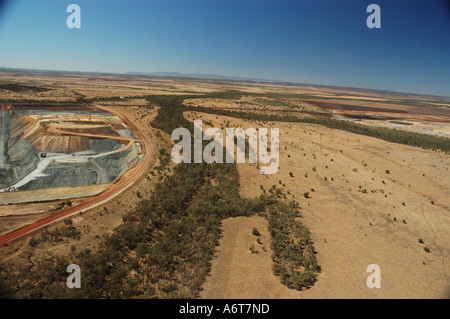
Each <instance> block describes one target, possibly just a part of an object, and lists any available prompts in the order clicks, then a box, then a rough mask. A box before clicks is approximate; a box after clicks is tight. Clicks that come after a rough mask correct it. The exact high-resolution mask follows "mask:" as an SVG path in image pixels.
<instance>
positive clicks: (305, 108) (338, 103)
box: [0, 70, 450, 298]
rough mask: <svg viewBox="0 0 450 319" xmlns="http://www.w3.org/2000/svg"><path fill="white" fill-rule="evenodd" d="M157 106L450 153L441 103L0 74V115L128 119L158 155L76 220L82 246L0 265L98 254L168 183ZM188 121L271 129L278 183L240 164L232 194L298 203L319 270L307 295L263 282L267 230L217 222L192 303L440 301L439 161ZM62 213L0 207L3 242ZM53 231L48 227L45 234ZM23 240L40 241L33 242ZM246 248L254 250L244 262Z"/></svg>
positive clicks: (52, 208) (355, 141)
mask: <svg viewBox="0 0 450 319" xmlns="http://www.w3.org/2000/svg"><path fill="white" fill-rule="evenodd" d="M11 84H14V85H13V86H11ZM233 91H239V92H246V93H248V94H245V93H244V94H242V96H239V97H238V98H236V99H221V98H208V97H204V98H198V97H196V96H197V95H199V94H200V95H201V94H207V93H212V92H233ZM159 94H167V95H193V98H192V99H186V100H185V102H184V103H185V105H186V106H190V107H200V108H204V109H211V108H212V109H214V110H225V111H230V112H232V111H239V112H249V113H254V114H268V115H279V116H284V115H289V116H297V117H299V118H302V119H303V118H312V117H317V116H328V117H330V118H333V119H337V120H341V121H348V122H355V123H357V124H361V125H367V126H371V127H372V126H373V127H386V128H392V129H396V130H400V131H406V132H418V133H421V134H429V135H432V136H440V137H442V138H444V139H447V140H446V141H447V143H450V140H449V134H450V98H445V97H427V96H417V95H411V94H409V95H408V94H399V93H394V92H380V91H368V90H358V89H350V88H345V89H344V88H336V87H323V86H320V87H319V86H313V85H294V84H292V85H287V84H283V83H268V82H264V83H259V82H245V81H221V80H200V79H188V78H168V77H167V78H162V77H145V76H131V75H105V74H73V73H47V72H37V71H36V72H19V71H13V70H2V71H1V72H0V101H1V103H3V104H9V105H12V107H13V108H14V104H16V103H27V105H29V107H31V105H33V104H39V103H47V102H48V101H52V103H56V102H58V103H80V104H90V105H99V106H102V107H107V108H108V109H110V110H112V111H115V112H120V113H121V114H123V115H124V116H126V117H127V118H128V119H129V120H130V121H131V122H133V123H134V124H135V125H136V127H137V128H138V129H139V130H140V131H141V132H142V133H143V134H145V136H146V137H147V138H148V139H149V140H151V141H152V143H154V149H153V152H152V153H151V154H149V156H150V158H151V160H149V163H148V165H147V166H146V167H145V168H143V170H144V171H143V172H142V174H141V175H140V177H139V178H138V179H137V180H135V181H134V182H133V184H132V185H131V186H130V187H128V188H127V189H126V190H124V191H123V192H121V193H120V194H118V195H117V197H115V198H114V199H111V200H110V201H108V202H106V203H104V204H102V206H101V207H96V208H93V209H90V210H88V211H83V212H82V214H78V215H77V216H75V217H72V222H73V226H74V227H75V228H76V229H77V230H79V231H80V234H81V235H80V237H79V238H63V239H62V240H61V241H46V242H41V243H40V244H39V245H37V246H33V245H30V238H31V236H26V237H22V238H20V239H17V240H15V241H13V242H10V243H8V244H7V245H4V246H3V247H0V250H1V254H0V256H1V257H0V259H1V261H2V262H14V263H17V264H20V263H22V262H25V261H27V260H30V259H36V258H38V257H39V256H42V255H45V254H47V253H49V252H51V253H54V254H67V253H69V252H70V251H71V250H75V249H78V250H81V249H85V248H89V249H96V246H97V245H99V244H100V242H101V240H102V238H103V237H104V235H107V234H110V233H111V232H112V231H113V229H114V228H115V227H117V226H119V225H120V224H121V223H122V216H123V215H124V214H125V213H126V212H128V211H130V210H131V209H133V207H135V206H136V205H138V203H139V201H141V200H142V198H145V197H146V196H148V195H149V194H150V193H151V192H152V190H153V189H154V187H155V185H156V184H157V183H158V181H159V180H161V179H162V178H163V177H164V176H165V175H170V174H171V172H170V171H169V170H167V171H163V172H159V171H158V172H156V171H157V170H155V167H156V166H158V165H160V162H159V161H160V159H159V157H158V156H157V154H156V153H157V152H156V150H157V149H160V150H161V149H164V150H166V151H167V152H170V149H171V148H172V145H173V141H171V139H170V136H169V135H168V134H167V133H164V132H163V131H161V130H158V129H156V128H154V127H152V126H151V121H152V120H153V119H154V118H155V117H156V115H157V112H158V109H159V106H158V105H152V104H150V103H149V102H148V101H147V100H146V99H145V96H147V95H159ZM61 108H64V104H61ZM184 117H185V118H186V119H188V120H190V121H192V120H194V119H201V120H203V121H204V123H207V125H205V128H206V127H207V126H214V127H218V128H226V127H234V128H237V127H242V128H244V129H245V128H249V127H254V128H270V127H273V128H279V132H280V162H279V167H280V168H279V170H278V172H277V173H276V174H273V175H261V173H260V170H259V164H248V163H247V164H237V167H238V172H239V178H240V193H241V194H242V195H243V196H245V197H248V198H254V197H257V196H259V195H261V194H263V193H265V192H268V191H269V190H270V189H271V188H272V187H273V185H275V186H276V187H277V188H281V189H282V191H283V193H284V198H282V199H281V200H285V201H288V200H290V199H294V200H296V201H297V202H298V203H299V205H300V207H301V210H300V211H301V214H302V217H300V220H301V221H302V222H303V223H304V224H305V225H306V226H307V227H308V228H309V229H310V232H311V237H312V239H313V241H314V246H315V250H316V253H317V260H318V264H319V266H320V272H319V273H318V278H317V282H316V283H315V284H314V285H313V286H312V287H310V288H308V289H304V290H302V291H297V290H293V289H288V288H287V287H285V286H283V285H282V284H281V283H280V280H279V279H278V278H277V276H275V275H274V274H273V272H272V259H271V253H272V251H271V242H270V241H271V237H270V235H269V232H268V230H267V220H266V219H264V218H262V217H260V216H251V217H236V218H229V219H225V220H223V221H222V234H221V239H220V241H219V245H218V246H217V247H216V251H215V253H214V257H213V259H212V261H211V269H210V272H209V275H208V276H207V277H206V279H205V281H204V283H203V285H202V291H201V292H200V295H199V296H198V297H200V298H448V297H450V277H449V276H450V264H449V263H450V260H449V256H450V232H449V230H450V196H449V194H450V172H449V167H450V157H449V156H450V155H449V154H446V153H445V152H443V151H441V150H432V149H424V148H420V147H416V146H410V145H404V144H399V143H395V142H388V141H386V140H382V139H379V138H375V137H370V136H365V135H361V134H356V133H351V132H348V131H344V130H340V129H336V128H330V127H326V126H324V125H319V124H313V123H301V122H289V121H263V120H261V121H258V120H248V119H241V118H238V117H235V116H233V117H231V116H226V115H220V114H210V113H206V112H201V111H199V110H198V109H197V110H195V111H192V110H186V111H185V112H184ZM174 165H175V164H173V163H170V164H169V167H173V166H174ZM155 172H156V173H155ZM89 187H101V186H89ZM71 191H73V194H74V196H73V197H71V205H73V206H76V205H78V204H80V203H83V202H84V201H86V200H88V199H89V198H88V199H86V198H85V197H77V195H76V194H77V193H76V192H74V190H70V189H68V190H66V189H64V190H63V192H69V193H70V192H71ZM101 191H102V190H101V189H99V190H95V192H100V193H101ZM305 193H308V196H305ZM0 195H1V194H0ZM94 197H95V196H94ZM63 209H64V206H61V201H48V202H44V203H43V202H32V203H23V204H10V205H3V206H0V231H2V232H3V233H7V232H8V231H10V230H13V229H15V228H19V227H22V226H24V225H26V224H29V223H31V222H34V221H36V220H39V219H42V218H44V217H46V216H51V215H52V214H55V213H56V212H58V211H61V210H63ZM61 224H62V223H61V222H60V223H58V224H52V225H49V226H48V231H50V232H51V231H54V230H55V229H56V228H57V227H60V226H61ZM254 227H256V228H257V229H258V230H259V231H260V233H261V236H260V237H259V240H258V241H257V238H256V237H255V236H254V235H252V228H254ZM32 236H33V239H35V240H39V236H42V233H39V232H35V233H34V234H33V235H32ZM251 245H253V246H254V247H255V250H256V251H253V253H252V252H251V251H250V249H249V247H250V246H251ZM73 247H74V248H73ZM371 264H377V265H379V266H380V269H381V288H374V289H370V288H368V287H367V284H366V279H367V277H368V276H369V275H370V273H368V272H367V266H369V265H371Z"/></svg>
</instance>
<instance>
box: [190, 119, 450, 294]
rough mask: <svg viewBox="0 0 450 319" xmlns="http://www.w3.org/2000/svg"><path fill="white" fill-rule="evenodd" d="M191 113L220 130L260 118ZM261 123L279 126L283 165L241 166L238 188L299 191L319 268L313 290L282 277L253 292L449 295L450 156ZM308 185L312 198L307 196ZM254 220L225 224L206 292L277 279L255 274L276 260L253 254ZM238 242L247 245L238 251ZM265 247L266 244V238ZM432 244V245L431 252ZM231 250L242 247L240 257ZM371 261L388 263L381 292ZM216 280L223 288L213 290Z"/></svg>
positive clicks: (254, 192)
mask: <svg viewBox="0 0 450 319" xmlns="http://www.w3.org/2000/svg"><path fill="white" fill-rule="evenodd" d="M193 117H194V118H200V117H202V118H203V120H204V121H211V122H212V123H213V125H215V126H216V127H220V125H221V124H222V125H223V123H228V121H229V124H228V125H229V126H231V127H243V128H248V127H251V126H254V125H255V123H248V122H246V121H243V120H238V119H235V118H229V117H222V116H212V115H208V114H200V113H199V114H197V115H193ZM257 124H258V123H257ZM258 126H259V127H269V126H270V127H278V128H279V129H280V170H279V171H278V173H277V174H275V175H261V174H260V171H259V169H258V168H257V167H256V165H255V164H252V165H249V164H239V165H238V169H239V174H240V179H241V185H242V186H241V192H242V194H244V195H245V196H248V197H255V196H259V195H260V194H261V193H262V192H263V190H262V189H261V187H263V188H264V189H265V190H268V189H270V188H271V187H272V185H277V186H279V187H283V189H285V190H286V191H287V190H289V192H290V194H291V195H290V196H288V197H287V200H289V199H290V198H295V199H296V200H297V201H299V203H300V206H301V207H302V210H301V211H302V214H303V218H302V221H303V222H304V223H305V224H306V225H307V226H308V227H309V228H310V230H311V233H312V237H313V239H314V242H315V247H316V250H317V257H318V262H319V265H320V266H321V268H322V271H321V273H320V274H319V279H318V282H317V283H316V284H315V285H314V286H313V287H312V288H311V289H308V290H305V291H302V292H298V291H293V290H288V289H283V288H285V287H284V286H281V284H279V286H278V287H277V285H275V286H273V287H274V288H273V289H274V290H273V291H272V292H268V293H267V294H266V293H264V292H261V291H260V290H258V289H253V290H252V289H249V291H253V292H254V293H255V295H254V296H255V297H256V298H258V297H259V296H261V295H263V296H266V297H269V298H445V297H448V296H449V295H448V293H449V290H448V288H449V284H450V282H449V277H448V273H450V264H449V256H450V249H449V247H450V235H449V232H448V229H450V199H449V197H448V196H447V194H448V193H449V191H450V172H449V168H450V166H449V165H450V162H449V161H448V155H444V154H440V153H436V152H432V151H426V150H422V149H419V148H414V147H409V146H404V145H399V144H394V143H388V142H385V141H382V140H379V139H375V138H370V137H365V136H361V135H356V134H351V133H348V132H343V131H339V130H333V129H328V128H325V127H322V126H320V125H313V124H287V123H276V122H275V123H266V124H263V123H259V124H258ZM387 171H388V172H387ZM290 172H292V173H293V177H291V176H290V175H289V173H290ZM280 182H281V184H280ZM305 192H309V194H310V197H311V198H308V199H306V198H304V196H303V193H305ZM251 224H253V226H257V225H260V226H259V227H262V226H261V225H262V224H261V223H259V224H258V223H257V222H256V221H252V220H250V219H247V220H245V221H244V220H243V219H239V220H235V221H224V222H223V227H224V228H223V229H224V233H223V238H222V240H221V244H220V246H219V248H218V249H217V259H215V260H214V261H213V267H212V270H211V277H209V278H208V280H207V283H206V285H205V292H204V296H205V297H208V296H214V297H217V298H232V297H234V296H245V297H249V295H246V294H245V293H244V292H243V291H244V290H240V288H239V287H240V286H243V287H252V285H255V286H257V287H266V286H267V285H268V286H272V285H273V279H271V277H270V276H265V275H261V276H260V277H257V276H258V274H263V273H264V269H267V268H270V267H271V264H272V262H271V260H270V258H262V255H261V256H256V257H255V256H248V255H247V254H249V251H248V246H249V245H250V242H249V240H248V237H251V234H250V233H249V232H248V229H249V227H251ZM241 227H242V229H247V230H245V231H243V230H242V229H241ZM259 227H258V228H259ZM242 232H243V233H242ZM242 236H244V237H245V236H247V240H243V239H242V238H244V237H242ZM419 239H421V240H423V242H424V243H423V244H421V243H419ZM236 243H239V244H236ZM233 245H240V247H241V248H240V254H241V256H240V257H239V256H236V254H239V253H238V252H237V249H238V248H236V247H235V246H233ZM264 246H266V247H267V246H269V243H268V242H264ZM425 247H428V248H430V252H429V253H428V252H426V251H425V250H424V248H425ZM230 251H236V252H235V255H233V254H232V253H231V252H230ZM239 258H240V259H239ZM249 258H255V259H254V260H256V258H259V259H258V265H259V266H258V267H255V268H258V269H255V268H253V267H252V266H251V265H252V261H251V260H250V259H249ZM242 260H247V261H246V262H248V263H249V267H248V268H245V267H243V266H242ZM370 264H378V265H380V267H381V278H382V279H381V285H382V288H381V289H369V288H367V286H366V279H367V277H368V275H369V273H367V272H366V268H367V266H368V265H370ZM224 265H227V266H224ZM253 269H254V270H253ZM253 271H254V272H255V273H254V274H253ZM230 273H232V274H233V275H232V276H231V275H229V274H230ZM225 278H229V281H228V282H227V280H226V279H225ZM235 278H239V279H240V281H239V280H237V279H235ZM256 278H258V279H256ZM219 286H221V287H222V289H221V291H220V292H216V293H213V292H212V291H213V290H214V289H212V288H209V289H208V287H219ZM241 292H242V293H241ZM274 292H277V293H276V294H275V293H274Z"/></svg>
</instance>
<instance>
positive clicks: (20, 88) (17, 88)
mask: <svg viewBox="0 0 450 319" xmlns="http://www.w3.org/2000/svg"><path fill="white" fill-rule="evenodd" d="M0 89H3V90H8V91H11V92H16V93H23V92H27V93H28V92H32V93H41V92H47V91H50V90H51V89H47V88H43V87H39V86H31V85H23V84H15V83H7V84H3V83H0Z"/></svg>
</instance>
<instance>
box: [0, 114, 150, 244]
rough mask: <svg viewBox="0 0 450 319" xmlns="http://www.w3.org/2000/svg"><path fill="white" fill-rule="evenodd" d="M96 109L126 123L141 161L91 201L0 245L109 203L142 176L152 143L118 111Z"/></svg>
mask: <svg viewBox="0 0 450 319" xmlns="http://www.w3.org/2000/svg"><path fill="white" fill-rule="evenodd" d="M96 107H97V108H99V109H101V110H104V111H106V112H109V113H111V114H114V115H116V116H118V117H119V118H121V119H122V120H123V121H124V123H126V124H127V125H128V126H129V127H130V128H131V130H132V131H133V132H134V133H136V134H137V135H138V136H139V138H140V141H141V144H142V150H143V154H144V157H143V159H142V160H141V161H140V162H139V163H138V164H137V165H136V166H135V167H133V168H130V169H129V170H127V171H126V172H125V173H123V174H122V175H120V176H119V177H118V178H117V179H116V181H115V182H113V183H111V185H110V186H109V187H108V188H107V189H106V190H105V191H104V192H103V193H101V194H100V195H97V196H96V197H95V198H93V199H92V200H90V201H87V202H85V203H82V204H80V205H77V206H73V207H70V208H68V209H66V210H63V211H61V212H59V213H56V214H55V215H52V216H50V217H47V218H44V219H42V220H39V221H37V222H34V223H32V224H30V225H27V226H24V227H22V228H19V229H17V230H14V231H12V232H10V233H8V234H6V235H3V236H1V237H0V245H3V244H7V243H10V242H12V241H14V240H17V239H19V238H21V237H23V236H25V235H30V234H32V233H34V232H36V231H38V230H39V229H41V228H42V227H45V226H48V225H50V224H53V223H56V222H58V221H61V220H63V219H65V218H68V217H70V216H73V215H76V214H79V213H81V212H83V211H87V210H89V209H92V208H94V207H97V206H99V205H102V204H104V203H106V202H108V201H110V200H111V199H113V198H114V197H116V196H117V195H119V194H120V193H121V192H122V191H124V190H125V189H127V188H128V187H130V186H131V185H133V184H134V182H135V181H136V180H137V179H139V178H140V177H141V176H142V175H143V174H145V172H146V169H147V168H148V167H149V166H150V163H151V161H152V158H153V156H152V154H156V153H155V146H154V144H153V142H152V141H151V140H150V139H149V138H147V136H145V134H144V133H142V132H141V130H139V129H138V128H137V126H136V125H135V124H134V123H133V122H132V121H130V120H129V119H128V118H127V117H126V116H125V115H124V114H122V113H120V112H118V111H114V110H111V109H109V108H107V107H104V106H98V105H96Z"/></svg>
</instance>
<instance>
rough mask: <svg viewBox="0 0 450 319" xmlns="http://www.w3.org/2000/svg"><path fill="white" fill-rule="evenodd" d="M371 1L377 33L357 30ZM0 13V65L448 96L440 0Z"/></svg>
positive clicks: (6, 8) (56, 1)
mask: <svg viewBox="0 0 450 319" xmlns="http://www.w3.org/2000/svg"><path fill="white" fill-rule="evenodd" d="M0 2H2V1H1V0H0ZM71 3H75V4H78V5H79V6H80V7H81V29H69V28H68V27H67V26H66V19H67V17H68V16H69V13H66V8H67V6H68V5H69V4H71ZM371 3H376V4H378V5H379V6H380V7H381V29H369V28H368V27H367V25H366V19H367V17H368V16H369V14H370V13H367V12H366V8H367V6H368V5H369V4H371ZM0 10H1V12H0V67H12V68H34V69H50V70H69V71H92V72H114V73H115V72H118V73H122V72H130V71H138V72H158V71H165V72H181V73H205V74H220V75H228V76H241V77H254V78H263V79H273V80H281V81H290V82H299V83H311V84H323V85H337V86H349V87H359V88H372V89H386V90H392V91H400V92H412V93H422V94H434V95H444V96H450V5H449V2H448V1H446V0H370V1H366V0H295V1H294V0H292V1H288V0H270V1H269V0H120V1H119V0H108V1H107V0H70V1H67V0H14V1H10V2H7V3H6V5H3V6H1V7H0Z"/></svg>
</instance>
